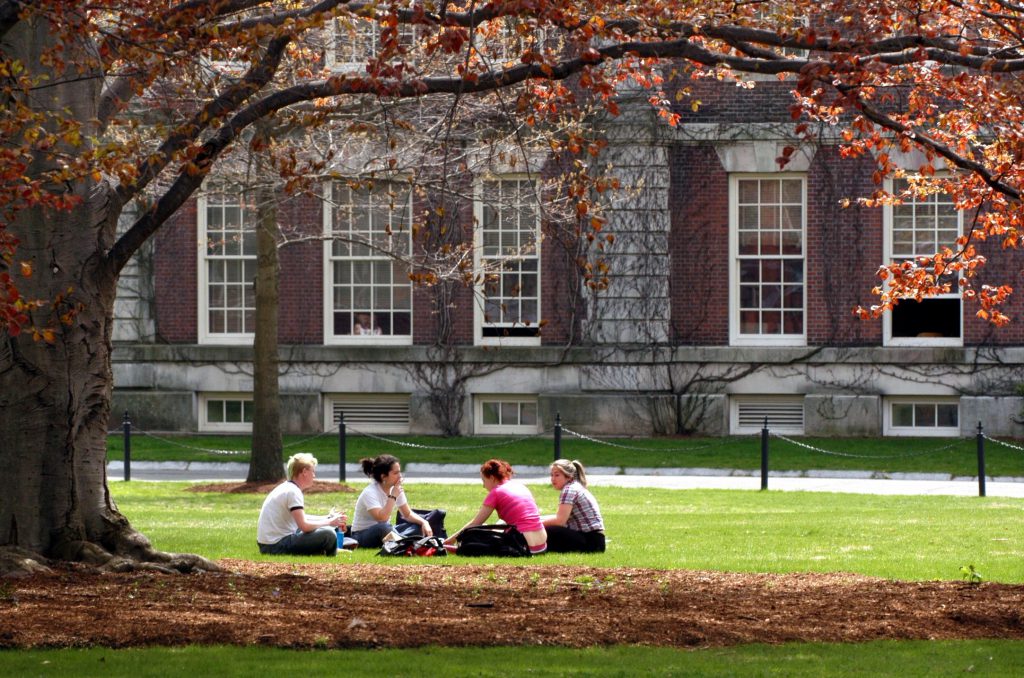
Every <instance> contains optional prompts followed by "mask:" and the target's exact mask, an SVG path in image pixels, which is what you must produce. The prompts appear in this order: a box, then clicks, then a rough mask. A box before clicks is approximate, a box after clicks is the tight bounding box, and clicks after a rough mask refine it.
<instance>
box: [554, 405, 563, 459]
mask: <svg viewBox="0 0 1024 678" xmlns="http://www.w3.org/2000/svg"><path fill="white" fill-rule="evenodd" d="M561 458H562V415H561V413H558V412H556V413H555V459H554V461H558V460H559V459H561Z"/></svg>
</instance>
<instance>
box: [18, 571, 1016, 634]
mask: <svg viewBox="0 0 1024 678" xmlns="http://www.w3.org/2000/svg"><path fill="white" fill-rule="evenodd" d="M345 557H346V556H344V555H339V556H338V557H337V558H336V559H335V560H334V561H331V562H326V563H325V562H322V561H321V562H313V561H311V562H309V563H302V564H298V565H293V564H289V563H278V562H251V561H245V560H225V561H220V564H221V565H222V566H223V567H225V568H226V569H227V570H228V572H226V573H220V574H209V573H207V574H200V575H180V576H171V575H160V574H153V573H133V574H92V573H90V572H87V571H85V570H83V569H82V568H78V567H71V566H68V567H65V568H63V569H59V570H57V571H56V572H55V573H54V574H49V575H35V576H31V577H28V578H24V579H13V580H7V581H4V582H0V647H4V648H25V647H41V646H72V647H74V646H85V645H103V646H110V647H129V646H141V645H184V644H193V643H195V644H213V643H216V644H233V645H252V644H259V645H268V646H278V647H385V646H387V647H414V646H419V645H425V644H431V645H535V644H540V645H563V646H571V647H581V646H590V645H610V644H619V643H627V644H631V643H635V644H648V645H669V646H682V647H695V646H721V645H733V644H738V643H749V642H767V643H780V642H785V641H838V642H860V641H868V640H877V639H883V638H891V639H957V638H1016V639H1024V586H1021V585H1004V584H994V583H982V584H980V585H971V584H967V583H962V582H897V581H888V580H883V579H876V578H869V577H862V576H857V575H849V574H841V573H840V574H795V575H794V574H787V575H769V574H732V573H721V572H698V571H661V570H645V569H628V568H619V569H597V568H584V567H566V566H545V565H542V564H541V563H542V562H543V560H542V559H538V562H537V564H531V565H530V566H528V567H516V566H496V567H488V566H471V567H457V568H456V567H444V566H443V565H442V561H441V559H437V560H433V561H431V562H430V564H419V563H417V564H410V565H408V566H403V567H395V566H385V565H352V564H347V563H346V562H345Z"/></svg>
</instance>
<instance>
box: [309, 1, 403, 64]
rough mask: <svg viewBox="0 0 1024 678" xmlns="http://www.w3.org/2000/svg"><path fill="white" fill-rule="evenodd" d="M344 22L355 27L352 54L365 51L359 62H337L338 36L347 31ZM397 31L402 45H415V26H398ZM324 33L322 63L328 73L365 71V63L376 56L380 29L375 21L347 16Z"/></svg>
mask: <svg viewBox="0 0 1024 678" xmlns="http://www.w3.org/2000/svg"><path fill="white" fill-rule="evenodd" d="M344 22H351V23H352V24H353V25H354V26H356V31H355V33H354V34H350V35H354V36H355V40H356V42H355V47H354V48H353V53H354V52H355V51H356V50H358V49H360V48H361V49H363V50H365V51H364V53H363V54H362V58H361V59H360V60H359V61H339V60H338V42H339V41H340V34H341V32H342V31H345V32H346V33H348V29H347V28H346V27H345V26H344V25H343V23H344ZM398 31H399V36H400V38H399V39H400V40H402V41H404V42H403V44H407V45H415V44H416V26H415V25H412V24H400V25H399V26H398ZM326 32H327V41H326V49H325V50H324V52H325V53H324V63H325V65H326V66H327V69H328V70H329V71H332V72H335V73H338V72H357V71H365V70H366V62H367V61H368V60H370V59H371V58H373V57H374V56H375V55H376V54H377V50H378V48H379V47H380V28H379V27H378V26H377V21H376V20H375V19H370V18H366V17H359V16H354V15H351V14H348V15H345V16H344V17H339V18H337V19H335V20H334V21H332V22H331V25H330V28H328V29H327V31H326ZM353 56H354V54H353Z"/></svg>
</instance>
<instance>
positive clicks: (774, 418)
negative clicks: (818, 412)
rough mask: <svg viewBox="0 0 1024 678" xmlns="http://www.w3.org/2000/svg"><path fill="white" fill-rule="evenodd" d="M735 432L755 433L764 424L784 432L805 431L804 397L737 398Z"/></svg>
mask: <svg viewBox="0 0 1024 678" xmlns="http://www.w3.org/2000/svg"><path fill="white" fill-rule="evenodd" d="M734 412H735V416H734V419H733V432H734V433H753V432H756V431H760V430H761V428H762V427H763V426H764V420H765V417H767V418H768V429H769V430H772V431H779V432H784V433H803V432H804V399H803V397H802V396H798V397H796V398H758V399H754V398H743V399H739V398H737V399H736V400H735V407H734Z"/></svg>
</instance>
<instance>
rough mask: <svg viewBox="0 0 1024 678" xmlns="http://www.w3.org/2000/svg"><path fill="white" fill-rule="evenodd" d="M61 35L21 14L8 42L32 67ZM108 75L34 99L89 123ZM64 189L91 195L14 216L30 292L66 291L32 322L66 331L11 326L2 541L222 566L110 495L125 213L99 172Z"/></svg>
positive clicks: (92, 556) (36, 169) (91, 556)
mask: <svg viewBox="0 0 1024 678" xmlns="http://www.w3.org/2000/svg"><path fill="white" fill-rule="evenodd" d="M51 44H52V41H51V35H50V32H49V31H48V27H47V25H45V24H42V23H37V24H34V25H29V24H27V23H25V22H21V23H20V24H19V25H18V26H16V27H15V28H13V29H12V30H11V31H10V32H9V33H8V34H7V35H6V36H5V39H4V43H3V45H2V47H3V50H4V52H5V53H7V54H8V55H11V56H13V57H15V58H18V59H20V60H21V61H22V63H24V64H25V65H26V66H27V67H29V68H40V67H39V63H40V59H39V57H40V54H42V53H43V52H44V50H45V49H46V48H47V47H48V46H49V45H51ZM73 51H74V50H73V49H66V50H65V53H64V55H63V56H64V57H65V58H66V59H68V61H69V62H70V63H76V56H77V57H81V56H82V54H78V55H76V54H74V53H73ZM83 62H84V59H80V60H78V61H77V63H83ZM51 75H52V74H51ZM75 75H80V74H75ZM93 75H95V74H93ZM49 82H51V83H53V82H54V79H53V78H52V77H51V79H50V80H49ZM99 85H100V78H95V77H94V78H88V77H67V78H66V79H65V80H64V81H63V82H62V83H61V84H53V85H52V86H47V87H43V88H39V89H37V90H36V91H35V92H33V98H32V100H31V103H32V105H33V107H34V108H35V109H36V110H42V109H46V110H50V111H53V112H55V113H57V114H58V117H59V116H60V114H61V111H64V110H70V111H71V115H72V116H73V117H74V118H75V119H76V120H79V121H82V122H83V123H87V122H88V121H90V120H92V119H94V118H95V116H96V102H97V96H98V88H99ZM85 136H86V135H85V134H83V137H85ZM67 150H68V151H69V152H76V153H77V152H81V149H67ZM50 163H52V160H51V159H49V158H46V157H43V156H40V157H39V158H37V159H36V162H35V163H34V165H33V166H32V167H31V168H30V169H29V174H30V175H38V174H39V173H40V172H42V171H45V170H46V169H48V168H49V164H50ZM48 188H50V189H52V190H55V189H53V187H48ZM61 189H62V190H67V191H69V192H72V193H73V194H74V195H76V196H78V197H79V198H81V199H82V202H81V204H80V206H78V207H77V208H75V209H72V210H69V211H59V210H51V209H42V208H38V209H31V210H24V211H22V212H20V213H19V214H18V216H17V219H16V221H15V222H14V223H12V224H11V225H10V226H9V228H10V229H11V231H12V232H13V234H14V235H15V236H16V237H17V238H18V239H19V240H20V241H21V242H20V245H19V247H18V251H17V257H18V259H19V260H23V261H28V262H30V263H31V265H32V269H33V275H32V276H31V277H29V278H23V279H22V278H19V280H18V285H19V287H20V288H21V291H22V293H23V297H24V298H26V299H41V300H45V301H47V302H54V308H53V309H51V308H50V305H49V303H48V304H47V305H46V306H44V307H43V308H42V309H40V310H38V311H36V312H35V313H34V314H33V316H32V322H33V323H34V324H35V325H36V326H37V327H39V328H43V327H46V326H47V325H51V326H53V328H54V329H55V332H56V334H55V340H54V342H53V343H52V344H50V343H47V342H45V341H42V340H38V339H36V338H34V337H33V336H32V333H31V332H23V333H21V334H20V335H18V336H16V337H11V336H10V335H9V334H8V333H6V332H4V333H0V469H3V470H2V472H0V547H12V548H10V549H9V552H14V553H21V551H19V550H17V549H18V548H20V549H24V550H28V551H31V552H35V553H38V554H42V555H43V556H47V557H53V558H61V559H73V560H87V561H90V562H93V563H96V564H105V565H106V566H108V567H121V566H125V567H128V566H131V562H132V561H135V562H139V561H150V562H155V563H162V565H161V567H164V566H170V567H174V568H177V569H189V568H191V567H193V566H195V565H200V566H202V564H205V565H207V566H212V565H211V564H209V563H206V561H204V560H203V559H201V558H198V557H195V556H185V557H180V558H179V557H175V556H173V555H172V554H162V553H158V552H156V551H155V550H154V549H153V548H152V546H151V545H150V543H149V541H148V540H147V539H146V538H145V537H144V536H142V535H141V534H139V533H138V532H136V531H135V530H133V529H132V528H131V526H130V525H129V523H128V521H127V520H126V519H125V518H124V516H122V515H121V513H120V512H118V510H117V507H116V505H115V503H114V501H113V499H112V497H111V496H110V492H109V490H108V487H107V478H106V437H107V436H106V428H107V425H108V419H109V414H110V393H111V388H112V375H111V363H110V352H111V325H112V322H113V320H112V315H113V307H114V294H115V291H116V287H117V273H118V272H117V271H116V270H114V268H113V267H112V266H111V265H110V264H109V262H108V260H107V258H106V252H107V251H108V250H109V248H110V247H111V245H112V244H113V242H114V236H115V224H116V222H117V214H114V213H112V212H113V211H115V210H113V209H112V208H111V206H110V202H109V197H110V193H109V188H108V186H107V184H106V183H105V182H103V183H96V182H94V181H92V180H91V179H87V180H83V181H79V182H76V183H74V184H71V185H67V186H62V187H61ZM75 309H77V314H75V315H74V316H73V318H72V320H71V322H70V323H61V322H60V321H59V319H58V316H59V315H60V314H63V313H66V312H67V311H69V310H75ZM3 555H4V554H0V556H3ZM118 556H123V558H121V557H118ZM22 560H24V559H22ZM3 561H4V559H3V558H2V557H0V563H2V562H3Z"/></svg>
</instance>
